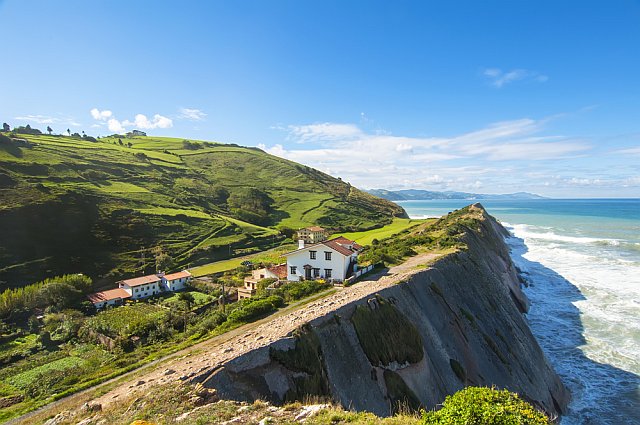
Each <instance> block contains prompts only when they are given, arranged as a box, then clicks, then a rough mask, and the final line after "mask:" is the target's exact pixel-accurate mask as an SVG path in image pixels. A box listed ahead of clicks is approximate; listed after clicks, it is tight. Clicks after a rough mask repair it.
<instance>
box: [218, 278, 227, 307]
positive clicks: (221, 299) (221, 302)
mask: <svg viewBox="0 0 640 425" xmlns="http://www.w3.org/2000/svg"><path fill="white" fill-rule="evenodd" d="M221 282H222V295H220V298H218V300H219V301H220V305H221V306H222V312H223V313H224V301H225V300H224V299H225V295H226V294H225V292H224V280H222V281H221Z"/></svg>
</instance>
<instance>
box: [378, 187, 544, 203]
mask: <svg viewBox="0 0 640 425" xmlns="http://www.w3.org/2000/svg"><path fill="white" fill-rule="evenodd" d="M366 192H368V193H370V194H372V195H375V196H378V197H380V198H383V199H387V200H389V201H396V202H397V201H428V200H432V199H445V200H446V199H452V200H453V199H463V200H470V201H478V200H483V199H495V200H498V199H500V200H503V199H504V200H528V199H548V198H545V197H543V196H540V195H536V194H534V193H529V192H517V193H507V194H497V195H495V194H484V193H469V192H454V191H446V192H437V191H431V190H420V189H403V190H386V189H370V190H366Z"/></svg>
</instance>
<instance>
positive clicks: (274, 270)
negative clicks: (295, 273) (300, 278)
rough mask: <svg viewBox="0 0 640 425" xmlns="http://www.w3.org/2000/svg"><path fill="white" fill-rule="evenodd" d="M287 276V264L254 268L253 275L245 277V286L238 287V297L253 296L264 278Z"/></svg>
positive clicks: (283, 277) (277, 278) (282, 277)
mask: <svg viewBox="0 0 640 425" xmlns="http://www.w3.org/2000/svg"><path fill="white" fill-rule="evenodd" d="M286 278H287V265H286V264H279V265H277V266H273V267H265V268H262V269H257V270H253V271H252V272H251V276H247V277H245V278H244V286H243V287H240V288H238V299H239V300H242V299H245V298H251V296H253V295H255V293H256V291H257V290H258V282H260V281H261V280H262V279H276V280H277V281H279V280H281V279H286Z"/></svg>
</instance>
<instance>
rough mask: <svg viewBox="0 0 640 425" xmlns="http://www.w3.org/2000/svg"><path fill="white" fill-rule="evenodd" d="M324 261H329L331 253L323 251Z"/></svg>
mask: <svg viewBox="0 0 640 425" xmlns="http://www.w3.org/2000/svg"><path fill="white" fill-rule="evenodd" d="M324 259H325V260H327V261H331V252H330V251H325V252H324Z"/></svg>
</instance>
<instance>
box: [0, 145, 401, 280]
mask: <svg viewBox="0 0 640 425" xmlns="http://www.w3.org/2000/svg"><path fill="white" fill-rule="evenodd" d="M8 136H9V137H8ZM0 139H1V140H0V234H2V238H0V284H1V285H2V286H0V289H2V288H6V287H17V286H22V285H24V284H26V283H30V282H33V281H36V280H39V279H42V278H44V277H47V276H51V275H56V274H62V273H70V272H83V273H86V274H89V275H90V276H92V277H93V278H94V279H96V278H97V279H98V282H100V281H112V280H113V279H115V278H118V277H121V276H129V275H132V274H139V273H141V272H149V271H152V270H153V267H154V264H153V261H152V260H153V255H152V253H151V248H153V247H156V246H161V247H162V248H163V249H164V250H165V251H167V252H168V253H169V254H170V256H171V257H172V258H173V261H174V265H175V266H176V267H178V266H179V267H183V266H187V265H196V264H202V263H205V262H209V261H214V260H219V259H222V258H226V257H228V256H229V255H230V254H232V253H233V251H234V250H235V249H241V250H244V251H247V250H251V249H258V248H265V247H269V246H272V245H274V244H277V243H278V242H279V241H281V240H282V239H283V238H284V237H285V236H284V234H287V233H288V232H287V231H286V230H287V229H292V228H297V227H300V226H304V225H311V224H319V225H323V226H325V227H328V228H331V229H336V230H361V229H367V228H372V227H377V226H380V225H383V224H386V223H389V222H391V220H392V219H393V217H394V216H403V215H404V210H402V208H400V207H398V206H396V205H395V204H393V203H391V202H388V201H385V200H382V199H379V198H376V197H374V196H372V195H369V194H367V193H364V192H362V191H359V190H358V189H356V188H353V187H351V186H350V185H349V184H348V183H344V182H342V181H341V180H339V179H336V178H333V177H331V176H329V175H327V174H324V173H321V172H319V171H317V170H315V169H313V168H310V167H306V166H303V165H300V164H296V163H294V162H291V161H287V160H284V159H281V158H277V157H274V156H271V155H268V154H266V153H265V152H263V151H261V150H259V149H257V148H246V147H241V146H237V145H230V144H221V143H208V142H198V141H189V140H183V139H172V138H161V137H135V138H124V137H123V136H121V137H117V136H116V137H105V138H100V139H97V140H96V139H93V138H90V137H85V138H82V137H66V136H49V135H26V134H20V135H13V134H3V135H0Z"/></svg>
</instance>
